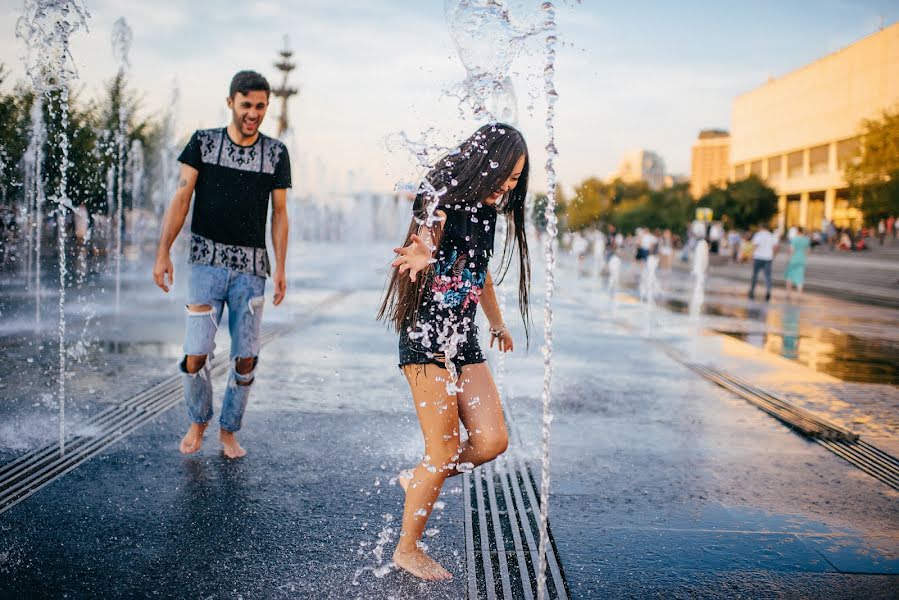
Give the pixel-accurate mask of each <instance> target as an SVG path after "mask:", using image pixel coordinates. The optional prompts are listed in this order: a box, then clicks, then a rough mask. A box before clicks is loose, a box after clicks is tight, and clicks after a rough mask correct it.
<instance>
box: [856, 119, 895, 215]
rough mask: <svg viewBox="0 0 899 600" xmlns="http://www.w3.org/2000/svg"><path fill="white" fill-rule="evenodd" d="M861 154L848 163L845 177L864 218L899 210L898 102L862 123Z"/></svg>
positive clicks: (893, 212)
mask: <svg viewBox="0 0 899 600" xmlns="http://www.w3.org/2000/svg"><path fill="white" fill-rule="evenodd" d="M860 135H861V140H862V143H861V147H860V148H859V156H857V157H856V159H855V160H852V161H850V162H849V164H848V165H847V166H846V180H847V181H848V182H849V186H850V190H851V193H852V196H853V197H855V198H856V202H857V203H858V204H859V205H860V208H861V210H862V212H863V213H864V215H865V220H866V221H868V222H869V223H870V222H873V221H877V220H878V219H880V218H881V217H883V216H884V215H887V214H897V213H899V105H897V106H896V107H894V108H893V109H892V110H885V111H884V112H883V114H882V115H881V117H880V118H877V119H865V120H864V121H862V125H861V132H860Z"/></svg>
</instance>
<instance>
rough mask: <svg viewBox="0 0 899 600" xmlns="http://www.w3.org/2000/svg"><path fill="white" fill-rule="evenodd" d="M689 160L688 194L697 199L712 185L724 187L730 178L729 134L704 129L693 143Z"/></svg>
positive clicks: (719, 130) (718, 130)
mask: <svg viewBox="0 0 899 600" xmlns="http://www.w3.org/2000/svg"><path fill="white" fill-rule="evenodd" d="M691 155H692V156H691V160H690V195H691V196H693V198H694V199H697V200H698V199H699V198H700V197H701V196H702V195H703V194H705V193H706V192H707V191H709V188H711V187H712V186H715V187H724V186H725V185H727V181H728V179H729V178H730V173H731V168H730V134H729V133H728V132H727V131H724V130H721V129H705V130H703V131H700V132H699V138H698V139H697V140H696V141H695V142H694V143H693V148H692V153H691Z"/></svg>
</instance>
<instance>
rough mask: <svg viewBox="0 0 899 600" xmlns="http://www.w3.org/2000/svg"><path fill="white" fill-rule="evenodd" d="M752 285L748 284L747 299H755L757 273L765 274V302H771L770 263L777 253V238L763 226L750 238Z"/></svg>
mask: <svg viewBox="0 0 899 600" xmlns="http://www.w3.org/2000/svg"><path fill="white" fill-rule="evenodd" d="M752 247H753V248H754V251H753V253H752V283H750V284H749V299H750V300H754V299H755V283H756V280H757V279H758V274H759V271H764V273H765V302H767V301H769V300H771V263H772V262H773V261H774V254H775V252H777V236H775V235H774V234H773V233H771V232H770V231H768V228H767V227H765V226H764V225H762V226H761V228H760V229H759V230H758V231H756V232H755V235H753V236H752Z"/></svg>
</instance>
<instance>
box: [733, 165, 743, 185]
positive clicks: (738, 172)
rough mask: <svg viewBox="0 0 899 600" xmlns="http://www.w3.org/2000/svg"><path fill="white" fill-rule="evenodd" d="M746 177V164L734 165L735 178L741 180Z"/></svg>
mask: <svg viewBox="0 0 899 600" xmlns="http://www.w3.org/2000/svg"><path fill="white" fill-rule="evenodd" d="M744 177H746V165H737V166H736V167H734V179H735V180H737V181H740V180H741V179H743V178H744Z"/></svg>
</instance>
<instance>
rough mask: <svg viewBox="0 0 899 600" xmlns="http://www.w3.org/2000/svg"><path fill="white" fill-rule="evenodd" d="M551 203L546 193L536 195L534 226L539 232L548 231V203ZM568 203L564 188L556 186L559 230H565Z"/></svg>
mask: <svg viewBox="0 0 899 600" xmlns="http://www.w3.org/2000/svg"><path fill="white" fill-rule="evenodd" d="M548 201H549V198H548V197H547V195H546V194H544V193H542V192H541V193H539V194H534V212H533V214H532V218H533V219H534V226H535V227H536V228H537V231H539V232H541V233H542V232H544V231H546V214H545V211H546V203H547V202H548ZM567 205H568V201H567V200H566V199H565V193H564V192H563V191H562V186H561V185H557V186H556V210H555V211H554V212H555V213H556V217H558V219H559V229H560V230H561V229H563V222H564V220H565V211H566V209H567Z"/></svg>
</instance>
